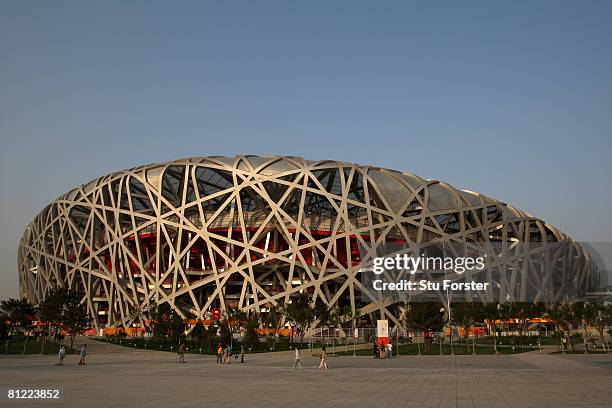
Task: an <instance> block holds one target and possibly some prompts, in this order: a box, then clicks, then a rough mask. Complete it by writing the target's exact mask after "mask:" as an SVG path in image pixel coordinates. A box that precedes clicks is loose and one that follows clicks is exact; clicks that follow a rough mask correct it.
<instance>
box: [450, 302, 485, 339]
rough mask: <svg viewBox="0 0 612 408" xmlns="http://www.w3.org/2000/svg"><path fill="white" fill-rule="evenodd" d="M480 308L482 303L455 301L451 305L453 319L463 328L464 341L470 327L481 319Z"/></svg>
mask: <svg viewBox="0 0 612 408" xmlns="http://www.w3.org/2000/svg"><path fill="white" fill-rule="evenodd" d="M481 309H482V305H481V304H480V303H473V302H462V303H455V304H454V306H453V309H452V315H453V320H454V321H455V322H457V323H459V326H461V327H462V328H463V332H464V333H463V336H464V338H465V341H466V343H467V339H468V336H469V333H470V328H471V327H472V326H473V325H474V323H475V322H477V321H479V320H480V319H481V316H482V313H481Z"/></svg>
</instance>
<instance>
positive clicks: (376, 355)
mask: <svg viewBox="0 0 612 408" xmlns="http://www.w3.org/2000/svg"><path fill="white" fill-rule="evenodd" d="M373 344H374V347H373V349H374V358H378V345H377V344H376V341H374V343H373Z"/></svg>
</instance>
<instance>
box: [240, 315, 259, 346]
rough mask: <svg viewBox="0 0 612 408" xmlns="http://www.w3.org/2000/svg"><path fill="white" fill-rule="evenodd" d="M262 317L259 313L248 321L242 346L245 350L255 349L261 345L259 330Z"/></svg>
mask: <svg viewBox="0 0 612 408" xmlns="http://www.w3.org/2000/svg"><path fill="white" fill-rule="evenodd" d="M259 323H260V316H259V315H258V314H257V313H252V314H251V315H249V316H248V318H247V319H246V327H245V329H246V330H245V333H244V336H242V345H243V346H244V347H245V348H248V349H250V348H254V347H255V346H257V344H259V336H258V335H257V329H258V328H259Z"/></svg>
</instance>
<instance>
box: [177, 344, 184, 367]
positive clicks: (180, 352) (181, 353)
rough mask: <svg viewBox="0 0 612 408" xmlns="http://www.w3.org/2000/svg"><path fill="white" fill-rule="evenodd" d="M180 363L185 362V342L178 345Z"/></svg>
mask: <svg viewBox="0 0 612 408" xmlns="http://www.w3.org/2000/svg"><path fill="white" fill-rule="evenodd" d="M178 356H179V360H178V362H179V364H180V363H184V362H185V343H182V342H181V343H179V347H178Z"/></svg>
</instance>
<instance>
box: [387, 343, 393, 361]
mask: <svg viewBox="0 0 612 408" xmlns="http://www.w3.org/2000/svg"><path fill="white" fill-rule="evenodd" d="M387 353H388V354H389V356H388V357H389V358H391V357H393V344H391V342H389V343H387Z"/></svg>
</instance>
